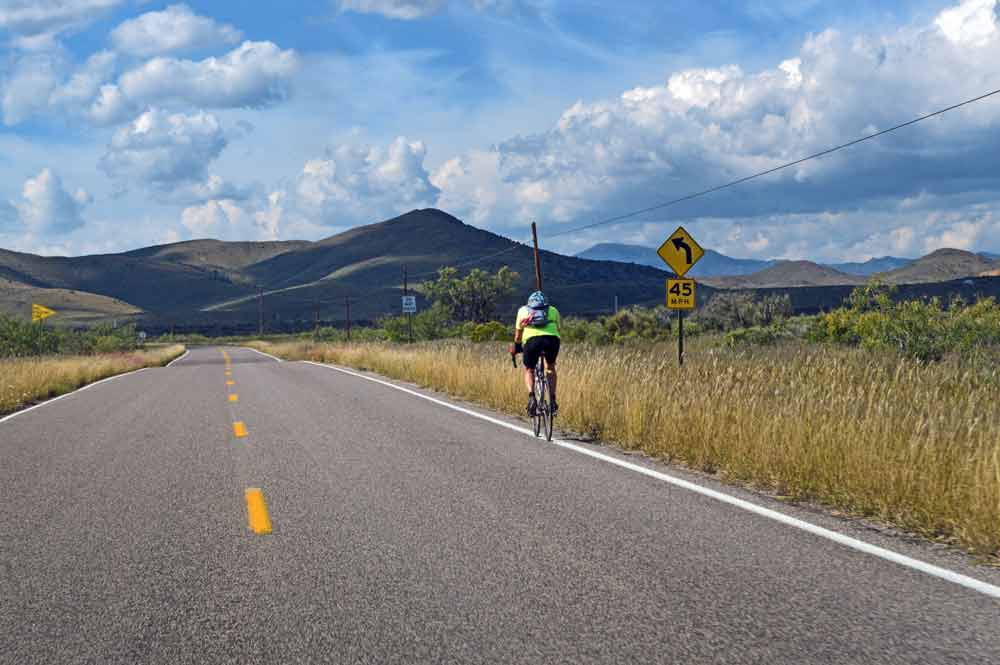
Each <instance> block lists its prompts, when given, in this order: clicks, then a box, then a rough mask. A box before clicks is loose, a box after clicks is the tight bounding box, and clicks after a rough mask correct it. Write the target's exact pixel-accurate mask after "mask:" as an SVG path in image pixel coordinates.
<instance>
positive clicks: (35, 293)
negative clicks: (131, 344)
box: [0, 277, 142, 326]
mask: <svg viewBox="0 0 1000 665" xmlns="http://www.w3.org/2000/svg"><path fill="white" fill-rule="evenodd" d="M32 303H40V304H45V306H46V307H49V308H51V309H54V310H55V311H56V313H57V315H56V317H55V318H53V319H50V320H49V323H50V324H56V325H71V326H75V325H94V324H97V323H100V322H104V321H110V320H113V319H122V320H125V319H130V318H133V317H136V316H139V315H141V314H142V310H141V309H139V308H138V307H135V306H133V305H130V304H129V303H127V302H124V301H122V300H118V299H116V298H109V297H107V296H101V295H97V294H96V293H87V292H85V291H74V290H70V289H46V288H40V287H36V286H31V285H28V284H22V283H20V282H15V281H13V280H9V279H4V278H2V277H0V314H5V315H7V316H10V317H16V318H22V319H25V318H27V317H29V316H30V315H31V305H32Z"/></svg>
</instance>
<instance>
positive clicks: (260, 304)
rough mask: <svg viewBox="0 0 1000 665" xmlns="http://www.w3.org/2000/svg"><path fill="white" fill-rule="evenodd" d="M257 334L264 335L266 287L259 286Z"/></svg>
mask: <svg viewBox="0 0 1000 665" xmlns="http://www.w3.org/2000/svg"><path fill="white" fill-rule="evenodd" d="M257 334H258V335H263V334H264V287H263V286H261V285H260V284H258V285H257Z"/></svg>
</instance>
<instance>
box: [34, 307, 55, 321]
mask: <svg viewBox="0 0 1000 665" xmlns="http://www.w3.org/2000/svg"><path fill="white" fill-rule="evenodd" d="M53 314H55V311H54V310H51V309H49V308H48V307H46V306H45V305H38V304H32V305H31V321H32V322H37V321H44V320H45V319H47V318H49V317H50V316H52V315H53Z"/></svg>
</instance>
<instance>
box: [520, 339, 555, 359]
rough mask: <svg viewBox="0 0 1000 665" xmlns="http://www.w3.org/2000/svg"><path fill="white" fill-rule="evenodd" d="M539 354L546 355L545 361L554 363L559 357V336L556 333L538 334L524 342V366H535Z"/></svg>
mask: <svg viewBox="0 0 1000 665" xmlns="http://www.w3.org/2000/svg"><path fill="white" fill-rule="evenodd" d="M538 356H545V361H546V362H548V363H549V364H552V365H554V364H555V362H556V358H558V357H559V338H558V337H556V336H555V335H537V336H535V337H532V338H531V339H529V340H528V341H527V342H525V343H524V366H525V367H534V366H535V365H536V364H538Z"/></svg>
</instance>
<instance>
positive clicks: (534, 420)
mask: <svg viewBox="0 0 1000 665" xmlns="http://www.w3.org/2000/svg"><path fill="white" fill-rule="evenodd" d="M534 389H535V414H534V415H533V416H531V424H532V425H533V426H534V428H535V436H538V435H539V434H540V433H541V431H542V401H543V400H544V399H545V388H544V387H543V385H542V382H541V381H539V380H538V365H536V366H535V383H534Z"/></svg>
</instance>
